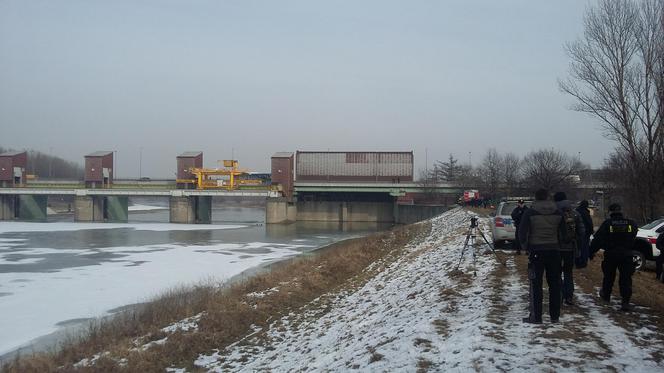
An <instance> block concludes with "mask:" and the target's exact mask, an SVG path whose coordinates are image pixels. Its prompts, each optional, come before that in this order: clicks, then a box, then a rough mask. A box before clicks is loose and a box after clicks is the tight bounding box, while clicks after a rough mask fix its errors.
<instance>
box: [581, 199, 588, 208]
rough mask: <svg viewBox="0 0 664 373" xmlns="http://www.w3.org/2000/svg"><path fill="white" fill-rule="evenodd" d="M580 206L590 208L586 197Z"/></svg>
mask: <svg viewBox="0 0 664 373" xmlns="http://www.w3.org/2000/svg"><path fill="white" fill-rule="evenodd" d="M579 207H581V208H584V209H585V208H588V201H586V200H585V199H584V200H583V201H581V202H579Z"/></svg>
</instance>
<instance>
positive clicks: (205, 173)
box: [189, 159, 247, 190]
mask: <svg viewBox="0 0 664 373" xmlns="http://www.w3.org/2000/svg"><path fill="white" fill-rule="evenodd" d="M220 162H221V163H223V168H197V167H192V168H190V169H189V171H190V172H191V174H192V175H194V176H196V189H228V190H232V189H237V187H238V186H239V185H240V184H244V183H242V182H241V180H240V182H239V183H238V182H236V181H238V180H236V178H237V177H238V176H241V175H244V174H246V173H247V171H246V170H242V169H239V168H238V166H239V164H238V161H236V160H234V159H230V160H228V159H226V160H223V161H220ZM214 176H228V180H225V179H221V178H214Z"/></svg>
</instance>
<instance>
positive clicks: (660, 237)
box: [655, 232, 664, 258]
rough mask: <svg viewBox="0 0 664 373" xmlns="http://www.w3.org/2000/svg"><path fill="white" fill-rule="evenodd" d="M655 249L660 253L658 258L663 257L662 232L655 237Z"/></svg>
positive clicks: (663, 240) (663, 234) (663, 243)
mask: <svg viewBox="0 0 664 373" xmlns="http://www.w3.org/2000/svg"><path fill="white" fill-rule="evenodd" d="M655 247H657V249H659V251H660V253H659V256H660V258H661V257H664V232H662V233H660V234H659V236H657V242H656V243H655Z"/></svg>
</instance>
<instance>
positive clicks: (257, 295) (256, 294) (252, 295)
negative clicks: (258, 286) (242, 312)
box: [247, 288, 279, 298]
mask: <svg viewBox="0 0 664 373" xmlns="http://www.w3.org/2000/svg"><path fill="white" fill-rule="evenodd" d="M278 291H279V288H272V289H267V290H265V291H261V292H253V293H249V294H247V296H248V297H249V298H264V297H266V296H268V295H270V294H272V293H276V292H278Z"/></svg>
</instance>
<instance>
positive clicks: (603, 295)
mask: <svg viewBox="0 0 664 373" xmlns="http://www.w3.org/2000/svg"><path fill="white" fill-rule="evenodd" d="M599 297H600V298H602V300H603V301H604V302H606V303H610V302H611V296H610V295H607V294H604V289H602V290H600V291H599Z"/></svg>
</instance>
